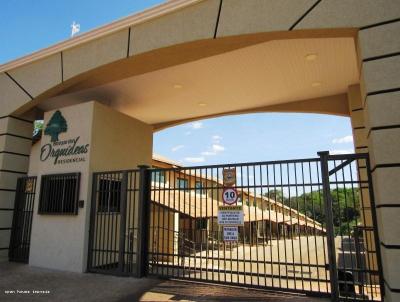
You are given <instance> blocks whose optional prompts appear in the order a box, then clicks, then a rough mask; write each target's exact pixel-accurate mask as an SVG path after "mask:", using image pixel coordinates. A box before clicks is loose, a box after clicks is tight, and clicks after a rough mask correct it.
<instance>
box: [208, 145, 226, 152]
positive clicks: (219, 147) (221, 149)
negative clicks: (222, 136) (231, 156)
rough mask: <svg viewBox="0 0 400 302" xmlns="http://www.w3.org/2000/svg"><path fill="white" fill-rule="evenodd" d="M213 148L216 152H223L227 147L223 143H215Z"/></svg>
mask: <svg viewBox="0 0 400 302" xmlns="http://www.w3.org/2000/svg"><path fill="white" fill-rule="evenodd" d="M211 149H212V150H213V151H215V152H222V151H224V150H225V147H224V146H222V145H218V144H214V145H212V147H211Z"/></svg>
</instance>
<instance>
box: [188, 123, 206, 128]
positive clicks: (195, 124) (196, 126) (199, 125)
mask: <svg viewBox="0 0 400 302" xmlns="http://www.w3.org/2000/svg"><path fill="white" fill-rule="evenodd" d="M190 127H192V128H193V129H201V128H203V123H202V122H194V123H191V124H190Z"/></svg>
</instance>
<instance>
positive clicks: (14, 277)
mask: <svg viewBox="0 0 400 302" xmlns="http://www.w3.org/2000/svg"><path fill="white" fill-rule="evenodd" d="M17 290H19V291H31V292H30V293H10V294H6V293H5V291H17ZM33 290H37V291H48V293H39V294H33V293H32V291H33ZM0 301H2V302H13V301H29V302H36V301H40V302H48V301H52V302H53V301H63V302H68V301H74V302H83V301H85V302H91V301H93V302H94V301H96V302H103V301H104V302H105V301H107V302H135V301H145V302H150V301H157V302H162V301H226V302H228V301H229V302H234V301H242V302H244V301H250V302H251V301H254V302H255V301H265V302H272V301H274V302H285V301H287V302H288V301H290V302H306V301H307V302H308V301H310V302H327V301H329V300H328V299H318V298H311V297H305V296H299V295H289V294H282V293H273V292H268V291H260V290H254V289H244V288H238V287H227V286H217V285H210V284H202V283H189V282H182V281H165V280H164V281H163V280H159V279H151V278H143V279H136V278H129V277H114V276H106V275H98V274H81V273H70V272H60V271H54V270H47V269H40V268H33V267H30V266H28V265H25V264H17V263H8V262H6V263H0Z"/></svg>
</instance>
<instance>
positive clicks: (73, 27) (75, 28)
mask: <svg viewBox="0 0 400 302" xmlns="http://www.w3.org/2000/svg"><path fill="white" fill-rule="evenodd" d="M80 31H81V25H80V24H79V23H75V21H74V22H72V24H71V38H72V37H73V36H75V35H76V34H77V33H79V32H80Z"/></svg>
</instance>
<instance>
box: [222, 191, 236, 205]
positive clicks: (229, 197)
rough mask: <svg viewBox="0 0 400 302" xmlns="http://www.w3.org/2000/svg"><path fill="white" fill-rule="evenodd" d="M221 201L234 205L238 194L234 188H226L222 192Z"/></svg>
mask: <svg viewBox="0 0 400 302" xmlns="http://www.w3.org/2000/svg"><path fill="white" fill-rule="evenodd" d="M222 200H223V201H224V203H225V204H229V205H232V204H235V203H236V201H237V200H238V192H237V191H236V189H234V188H226V189H224V190H223V191H222Z"/></svg>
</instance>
